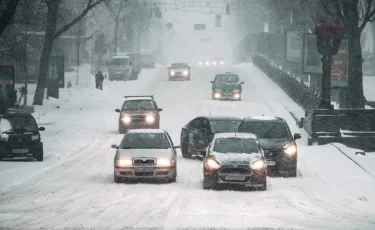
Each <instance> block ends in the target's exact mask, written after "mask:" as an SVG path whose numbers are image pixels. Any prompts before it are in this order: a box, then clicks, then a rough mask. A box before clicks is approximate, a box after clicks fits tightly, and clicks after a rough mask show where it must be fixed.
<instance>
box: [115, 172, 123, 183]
mask: <svg viewBox="0 0 375 230" xmlns="http://www.w3.org/2000/svg"><path fill="white" fill-rule="evenodd" d="M113 181H114V182H115V183H121V182H122V178H121V177H118V176H116V174H115V173H113Z"/></svg>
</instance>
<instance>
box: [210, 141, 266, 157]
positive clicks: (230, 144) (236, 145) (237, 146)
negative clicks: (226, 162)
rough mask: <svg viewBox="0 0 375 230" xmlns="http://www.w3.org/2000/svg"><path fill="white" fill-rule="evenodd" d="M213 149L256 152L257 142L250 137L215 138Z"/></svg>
mask: <svg viewBox="0 0 375 230" xmlns="http://www.w3.org/2000/svg"><path fill="white" fill-rule="evenodd" d="M213 151H214V152H218V153H248V154H250V153H258V152H259V148H258V143H257V141H256V140H255V139H252V138H217V139H215V142H214V146H213Z"/></svg>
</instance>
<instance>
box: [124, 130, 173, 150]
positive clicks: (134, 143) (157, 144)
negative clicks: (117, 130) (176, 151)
mask: <svg viewBox="0 0 375 230" xmlns="http://www.w3.org/2000/svg"><path fill="white" fill-rule="evenodd" d="M120 148H121V149H168V148H171V144H170V143H169V141H168V138H167V136H166V135H165V134H164V133H128V134H126V135H125V136H124V138H123V140H122V142H121V145H120Z"/></svg>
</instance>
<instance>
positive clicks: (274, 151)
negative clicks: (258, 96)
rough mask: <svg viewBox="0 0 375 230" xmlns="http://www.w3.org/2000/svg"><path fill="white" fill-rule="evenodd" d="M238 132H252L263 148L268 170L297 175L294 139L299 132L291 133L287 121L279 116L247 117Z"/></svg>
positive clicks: (296, 152)
mask: <svg viewBox="0 0 375 230" xmlns="http://www.w3.org/2000/svg"><path fill="white" fill-rule="evenodd" d="M238 132H242V133H253V134H255V135H256V136H257V138H258V140H259V142H260V146H261V147H262V149H263V150H264V156H265V158H266V160H267V166H268V170H272V171H278V172H286V173H287V175H288V176H290V177H295V176H296V175H297V158H298V150H297V144H296V140H297V139H300V138H301V134H299V133H295V134H294V135H292V133H291V132H290V129H289V126H288V124H287V122H286V121H285V120H284V119H283V118H280V117H266V116H258V117H247V118H245V119H244V120H243V121H242V122H241V124H240V126H239V127H238Z"/></svg>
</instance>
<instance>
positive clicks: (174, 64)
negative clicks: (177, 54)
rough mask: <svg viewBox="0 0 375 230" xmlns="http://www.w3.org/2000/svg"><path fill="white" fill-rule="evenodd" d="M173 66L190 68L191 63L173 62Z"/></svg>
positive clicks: (175, 67) (174, 67)
mask: <svg viewBox="0 0 375 230" xmlns="http://www.w3.org/2000/svg"><path fill="white" fill-rule="evenodd" d="M171 68H172V69H181V68H189V65H188V64H186V63H173V64H172V66H171Z"/></svg>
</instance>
